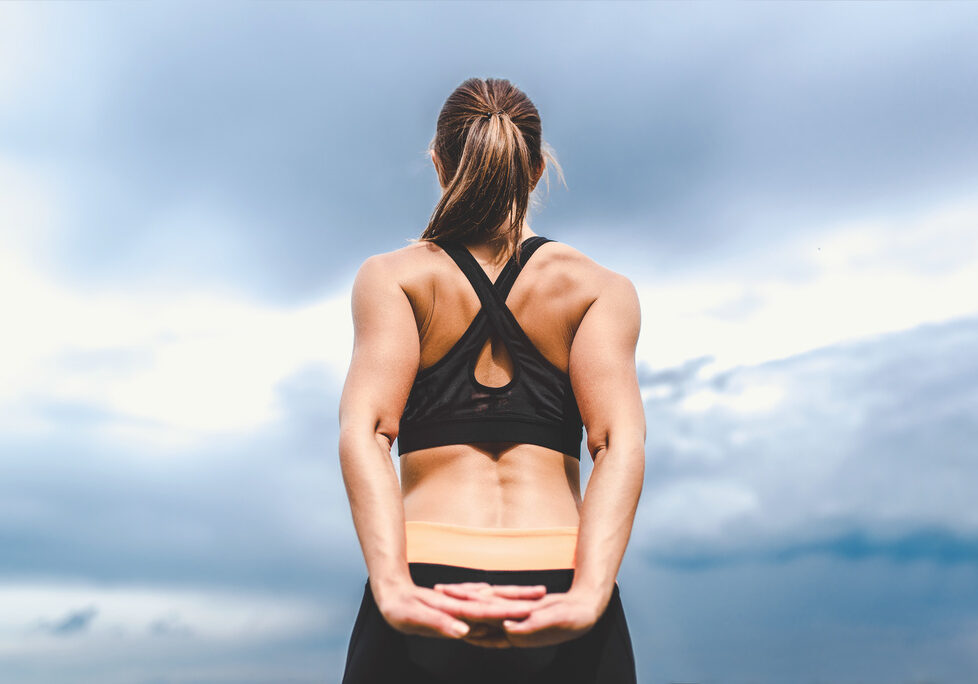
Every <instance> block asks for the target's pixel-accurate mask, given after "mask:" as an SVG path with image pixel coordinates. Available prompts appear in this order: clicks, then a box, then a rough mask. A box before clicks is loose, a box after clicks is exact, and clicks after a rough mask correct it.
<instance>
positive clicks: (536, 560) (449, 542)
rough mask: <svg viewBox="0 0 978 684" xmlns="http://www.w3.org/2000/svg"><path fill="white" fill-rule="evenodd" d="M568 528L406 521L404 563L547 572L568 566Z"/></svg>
mask: <svg viewBox="0 0 978 684" xmlns="http://www.w3.org/2000/svg"><path fill="white" fill-rule="evenodd" d="M577 531H578V528H577V527H576V526H573V527H522V528H510V527H469V526H467V525H453V524H450V523H441V522H428V521H423V520H408V521H407V522H406V523H405V534H406V539H407V560H408V563H441V564H443V565H457V566H462V567H469V568H479V569H482V570H552V569H562V568H573V567H574V555H575V552H576V551H577Z"/></svg>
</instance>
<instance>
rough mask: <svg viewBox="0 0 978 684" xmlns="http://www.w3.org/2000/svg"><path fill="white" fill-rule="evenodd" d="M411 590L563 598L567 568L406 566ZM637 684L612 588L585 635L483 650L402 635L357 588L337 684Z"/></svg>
mask: <svg viewBox="0 0 978 684" xmlns="http://www.w3.org/2000/svg"><path fill="white" fill-rule="evenodd" d="M408 567H409V568H410V571H411V577H412V579H413V580H414V583H415V584H416V585H418V586H421V587H428V588H433V587H434V585H435V584H448V583H454V582H488V583H489V584H521V585H535V584H542V585H544V586H546V587H547V592H548V593H555V592H566V591H568V590H569V589H570V585H571V581H572V580H573V578H574V571H573V570H572V569H560V570H478V569H475V568H465V567H458V566H454V565H442V564H440V563H409V564H408ZM449 682H453V683H454V682H465V683H466V684H470V683H471V684H489V683H490V682H493V683H495V682H501V683H503V684H529V683H530V682H533V683H534V684H547V683H549V682H559V683H560V684H636V677H635V658H634V655H633V653H632V642H631V637H630V636H629V633H628V625H627V624H626V622H625V612H624V610H623V608H622V604H621V597H620V595H619V589H618V584H617V583H615V587H614V590H613V592H612V595H611V600H610V601H609V602H608V606H607V608H606V609H605V611H604V613H602V615H601V617H600V618H599V619H598V621H597V622H596V623H595V624H594V626H593V627H592V628H591V629H590V630H588V632H586V633H585V634H583V635H581V636H579V637H577V638H575V639H572V640H570V641H564V642H562V643H559V644H555V645H552V646H542V647H537V648H518V647H512V648H501V649H497V648H485V647H481V646H476V645H474V644H470V643H467V642H465V641H462V640H456V639H448V638H438V637H424V636H418V635H415V634H405V633H403V632H399V631H398V630H396V629H394V628H393V627H391V626H390V624H389V623H388V622H387V621H386V620H385V619H384V617H383V615H381V613H380V610H379V609H378V608H377V604H376V603H375V601H374V597H373V592H371V590H370V580H369V579H368V580H367V582H366V584H365V585H364V590H363V600H362V601H361V602H360V612H359V613H358V614H357V618H356V622H355V623H354V624H353V633H352V634H351V635H350V644H349V648H348V650H347V656H346V671H345V672H344V674H343V682H342V684H395V683H396V684H447V683H449Z"/></svg>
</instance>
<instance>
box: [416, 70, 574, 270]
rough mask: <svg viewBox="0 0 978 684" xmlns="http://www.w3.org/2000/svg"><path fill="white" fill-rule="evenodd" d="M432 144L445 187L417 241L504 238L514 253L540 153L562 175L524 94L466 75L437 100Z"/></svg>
mask: <svg viewBox="0 0 978 684" xmlns="http://www.w3.org/2000/svg"><path fill="white" fill-rule="evenodd" d="M431 150H434V151H435V153H436V154H437V156H438V161H439V163H440V165H441V173H442V176H443V177H442V179H441V181H442V184H443V185H444V186H445V187H444V191H443V193H442V196H441V199H440V200H439V201H438V205H437V206H436V207H435V209H434V212H433V213H432V215H431V218H430V219H429V221H428V226H427V227H426V228H425V230H424V232H423V233H422V234H421V238H420V240H434V239H438V238H443V239H446V240H452V241H458V242H484V241H485V242H503V243H504V244H508V245H509V249H508V250H507V251H508V252H509V253H510V254H513V255H515V256H516V257H517V258H519V254H517V252H518V250H519V238H520V234H519V231H520V228H521V226H522V224H523V221H524V218H525V216H526V214H527V210H528V208H529V205H530V192H531V191H532V189H533V187H532V186H533V185H534V177H535V176H536V172H537V171H540V170H541V165H543V160H544V158H545V157H546V159H547V161H548V162H549V164H553V165H554V166H555V167H556V169H557V172H558V175H559V176H560V178H561V180H563V172H562V171H561V169H560V165H559V164H558V163H557V159H556V156H555V155H554V154H553V153H552V151H551V150H550V146H549V145H547V144H546V143H545V142H543V139H542V133H541V126H540V114H539V113H538V112H537V108H536V106H534V104H533V102H531V101H530V98H529V97H527V96H526V93H524V92H523V91H522V90H520V89H519V88H517V87H516V86H514V85H513V84H512V83H510V82H509V81H507V80H506V79H499V78H487V79H481V78H470V79H467V80H466V81H465V82H463V83H462V84H461V85H460V86H459V87H458V88H456V89H455V91H454V92H453V93H452V94H451V95H449V96H448V99H447V100H446V101H445V104H444V105H443V106H442V109H441V112H440V113H439V115H438V124H437V128H436V131H435V137H434V138H433V139H432V141H431V143H430V144H429V145H428V151H429V153H430V151H431ZM549 164H548V166H549ZM565 185H566V184H565ZM549 188H550V179H549V177H548V178H547V189H548V190H549ZM507 219H508V220H509V225H508V226H506V225H504V224H505V223H506V222H507Z"/></svg>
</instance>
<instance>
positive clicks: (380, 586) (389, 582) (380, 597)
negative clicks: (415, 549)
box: [368, 574, 414, 606]
mask: <svg viewBox="0 0 978 684" xmlns="http://www.w3.org/2000/svg"><path fill="white" fill-rule="evenodd" d="M368 579H369V580H370V591H371V593H373V595H374V602H375V603H376V604H377V605H378V606H380V605H381V604H383V603H385V602H386V600H387V598H388V597H389V596H392V595H394V594H396V593H398V592H400V591H403V590H404V589H406V588H408V587H412V586H414V580H413V579H411V575H409V574H396V575H377V576H374V575H371V576H370V577H369V578H368Z"/></svg>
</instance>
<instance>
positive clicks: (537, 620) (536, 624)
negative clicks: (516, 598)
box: [503, 607, 561, 634]
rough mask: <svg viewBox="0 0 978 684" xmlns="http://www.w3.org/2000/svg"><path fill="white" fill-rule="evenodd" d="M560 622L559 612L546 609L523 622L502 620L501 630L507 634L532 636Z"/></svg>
mask: <svg viewBox="0 0 978 684" xmlns="http://www.w3.org/2000/svg"><path fill="white" fill-rule="evenodd" d="M560 620H561V612H560V610H559V609H552V608H549V607H547V608H541V609H540V610H536V611H534V612H533V613H531V614H530V616H529V617H527V618H526V619H525V620H503V629H505V630H506V633H507V634H532V633H533V632H536V631H538V630H541V629H543V628H545V627H551V626H553V625H555V624H559V623H560Z"/></svg>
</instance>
